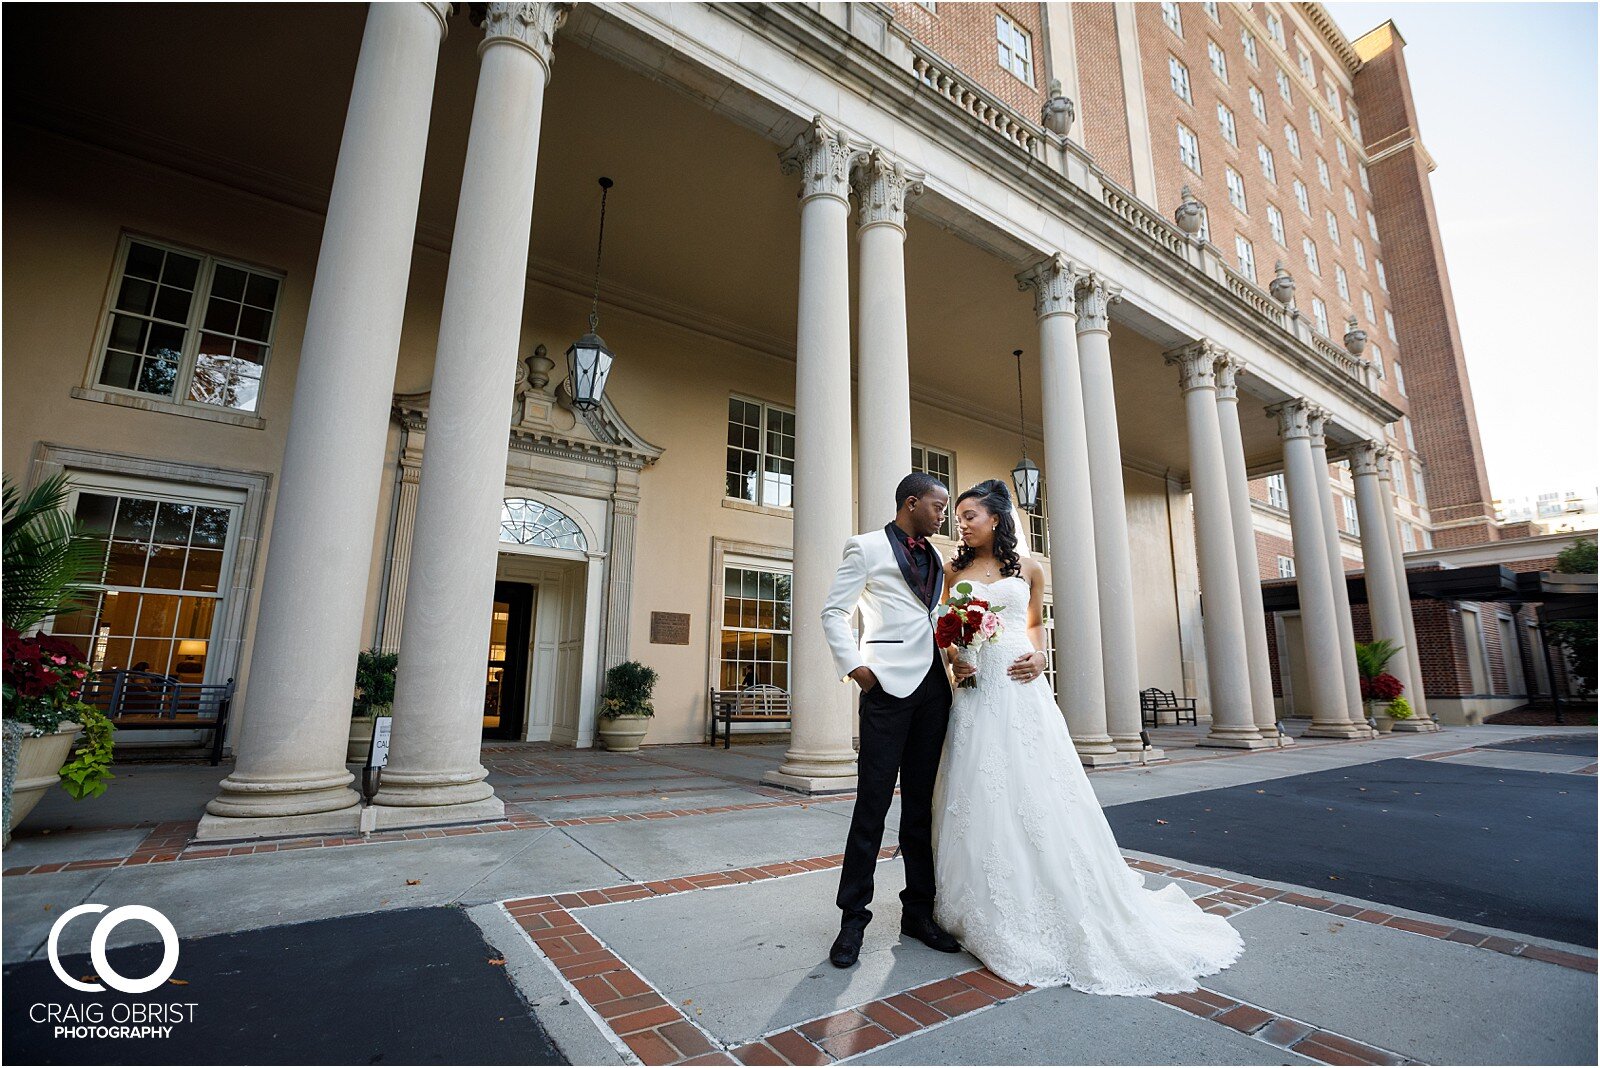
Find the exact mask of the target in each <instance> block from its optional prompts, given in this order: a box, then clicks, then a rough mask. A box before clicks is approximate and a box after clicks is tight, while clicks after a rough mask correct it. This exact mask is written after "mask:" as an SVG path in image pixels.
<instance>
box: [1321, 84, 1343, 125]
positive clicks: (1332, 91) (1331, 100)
mask: <svg viewBox="0 0 1600 1068" xmlns="http://www.w3.org/2000/svg"><path fill="white" fill-rule="evenodd" d="M1324 89H1325V90H1326V92H1327V94H1328V106H1329V107H1330V108H1332V109H1333V114H1334V117H1335V118H1340V117H1342V116H1343V114H1344V113H1343V112H1342V111H1340V110H1339V87H1338V86H1337V85H1334V84H1333V83H1332V82H1329V83H1328V84H1327V85H1326V86H1324Z"/></svg>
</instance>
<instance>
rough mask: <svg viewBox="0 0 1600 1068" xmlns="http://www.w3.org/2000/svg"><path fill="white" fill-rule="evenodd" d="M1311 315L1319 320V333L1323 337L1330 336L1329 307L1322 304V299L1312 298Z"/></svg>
mask: <svg viewBox="0 0 1600 1068" xmlns="http://www.w3.org/2000/svg"><path fill="white" fill-rule="evenodd" d="M1311 314H1312V316H1314V317H1315V318H1316V320H1317V333H1319V334H1321V335H1322V336H1323V337H1327V336H1328V306H1327V305H1326V304H1324V303H1322V298H1321V297H1312V298H1311Z"/></svg>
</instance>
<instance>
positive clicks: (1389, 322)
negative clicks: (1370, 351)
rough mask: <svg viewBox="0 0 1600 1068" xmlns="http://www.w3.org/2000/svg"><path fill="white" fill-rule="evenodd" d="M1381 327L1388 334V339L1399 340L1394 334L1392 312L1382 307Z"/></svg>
mask: <svg viewBox="0 0 1600 1068" xmlns="http://www.w3.org/2000/svg"><path fill="white" fill-rule="evenodd" d="M1383 329H1384V332H1385V333H1387V334H1388V335H1389V340H1390V341H1399V340H1400V339H1399V338H1397V337H1395V336H1394V312H1392V311H1390V310H1389V309H1388V308H1385V309H1383Z"/></svg>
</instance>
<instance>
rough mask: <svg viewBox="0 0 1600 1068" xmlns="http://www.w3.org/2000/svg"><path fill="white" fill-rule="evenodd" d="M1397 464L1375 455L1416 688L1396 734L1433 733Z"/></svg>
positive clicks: (1391, 457) (1390, 456) (1387, 454)
mask: <svg viewBox="0 0 1600 1068" xmlns="http://www.w3.org/2000/svg"><path fill="white" fill-rule="evenodd" d="M1398 461H1399V457H1398V456H1396V455H1395V453H1394V451H1393V450H1392V449H1385V450H1384V451H1383V452H1381V453H1379V455H1378V479H1379V482H1380V484H1382V483H1387V485H1384V486H1383V492H1382V494H1381V496H1382V497H1383V499H1384V502H1385V503H1386V504H1387V505H1388V508H1387V509H1386V512H1387V518H1388V523H1387V528H1388V534H1389V556H1390V559H1392V560H1393V561H1394V581H1395V592H1396V593H1397V594H1398V595H1399V601H1400V617H1401V619H1400V621H1401V623H1402V625H1403V626H1404V627H1405V633H1406V650H1407V652H1408V656H1409V658H1410V661H1411V679H1412V681H1413V682H1415V683H1416V684H1417V685H1416V687H1415V688H1414V689H1413V690H1412V691H1411V707H1412V709H1413V711H1415V713H1416V714H1415V715H1414V716H1412V717H1411V718H1410V719H1402V720H1398V721H1396V723H1395V727H1394V729H1395V730H1400V731H1436V730H1438V729H1439V724H1438V723H1436V722H1435V721H1434V719H1433V717H1431V716H1429V715H1428V694H1427V681H1426V680H1425V679H1424V677H1423V674H1422V649H1421V647H1420V646H1418V645H1417V624H1416V619H1415V617H1413V616H1412V614H1411V583H1410V580H1409V579H1407V578H1406V551H1405V543H1404V542H1402V541H1401V540H1400V507H1399V500H1398V496H1397V494H1396V493H1395V488H1394V472H1393V465H1394V464H1395V463H1396V462H1398Z"/></svg>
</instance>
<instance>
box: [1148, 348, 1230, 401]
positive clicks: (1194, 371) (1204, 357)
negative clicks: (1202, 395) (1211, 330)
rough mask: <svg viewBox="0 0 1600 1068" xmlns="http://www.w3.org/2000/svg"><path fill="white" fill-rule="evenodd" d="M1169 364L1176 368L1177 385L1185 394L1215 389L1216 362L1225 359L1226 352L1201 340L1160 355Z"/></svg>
mask: <svg viewBox="0 0 1600 1068" xmlns="http://www.w3.org/2000/svg"><path fill="white" fill-rule="evenodd" d="M1162 356H1163V357H1164V358H1165V359H1166V361H1167V363H1169V364H1176V365H1177V367H1178V384H1179V385H1180V386H1181V387H1182V388H1183V391H1184V392H1185V393H1188V392H1189V391H1191V390H1196V389H1216V388H1217V361H1218V360H1222V359H1226V358H1227V356H1228V350H1227V349H1225V348H1223V347H1222V346H1221V345H1218V344H1217V343H1216V342H1215V341H1211V340H1208V339H1206V338H1201V339H1200V340H1199V341H1191V342H1190V343H1189V344H1187V345H1182V346H1179V347H1178V348H1175V349H1169V350H1168V351H1167V352H1164V353H1162Z"/></svg>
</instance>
